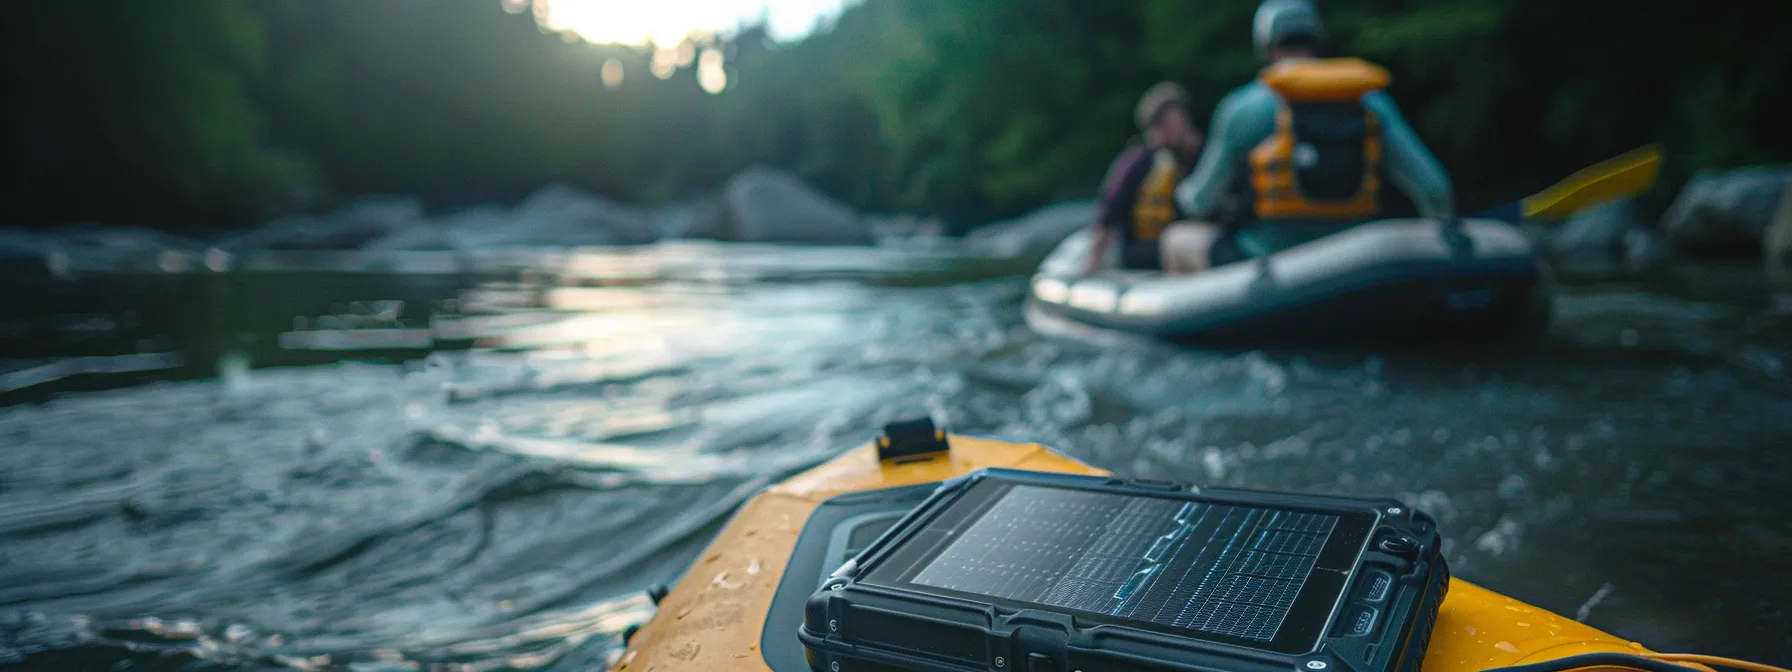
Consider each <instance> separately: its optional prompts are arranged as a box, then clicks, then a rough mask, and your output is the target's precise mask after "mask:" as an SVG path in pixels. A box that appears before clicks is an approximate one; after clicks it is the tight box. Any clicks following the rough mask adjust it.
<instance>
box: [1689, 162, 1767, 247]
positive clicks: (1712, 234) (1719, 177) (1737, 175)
mask: <svg viewBox="0 0 1792 672" xmlns="http://www.w3.org/2000/svg"><path fill="white" fill-rule="evenodd" d="M1788 180H1792V164H1789V165H1776V166H1751V167H1748V168H1739V169H1736V170H1731V171H1726V172H1721V173H1707V174H1702V175H1700V176H1698V177H1696V178H1693V180H1692V181H1691V182H1689V183H1687V185H1686V188H1685V189H1683V190H1681V192H1680V195H1679V197H1678V198H1676V199H1674V205H1673V206H1672V207H1670V208H1668V211H1667V213H1666V214H1664V215H1663V216H1662V218H1661V231H1662V233H1663V235H1665V236H1666V239H1667V242H1668V243H1669V244H1670V245H1672V246H1673V247H1674V249H1676V250H1680V251H1685V252H1693V253H1718V254H1752V253H1755V252H1758V251H1759V250H1760V249H1761V247H1762V240H1763V237H1764V234H1765V233H1766V232H1767V228H1768V222H1769V220H1771V219H1772V218H1773V213H1774V210H1775V209H1776V208H1777V207H1778V206H1779V202H1780V194H1781V193H1783V192H1784V191H1785V190H1786V185H1787V182H1788Z"/></svg>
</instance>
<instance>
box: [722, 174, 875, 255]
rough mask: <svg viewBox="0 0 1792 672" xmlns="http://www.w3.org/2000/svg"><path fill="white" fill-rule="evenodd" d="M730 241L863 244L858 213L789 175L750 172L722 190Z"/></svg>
mask: <svg viewBox="0 0 1792 672" xmlns="http://www.w3.org/2000/svg"><path fill="white" fill-rule="evenodd" d="M722 201H723V203H724V204H725V205H726V210H727V219H728V226H727V229H728V236H727V238H726V239H728V240H736V241H741V242H751V243H808V244H820V245H864V244H867V243H870V242H871V236H870V235H869V234H868V233H867V232H866V230H865V225H864V223H863V222H862V221H861V220H860V218H859V215H858V213H856V212H853V210H852V209H851V208H848V207H846V205H844V204H842V203H840V202H839V201H835V200H834V199H831V198H828V197H827V196H826V195H825V194H822V193H821V192H819V191H816V190H815V189H814V188H813V187H810V186H809V185H807V184H804V183H803V181H802V180H799V179H797V178H796V176H794V175H791V174H789V173H786V172H783V171H779V170H774V169H771V168H763V167H755V168H749V169H747V170H746V171H743V172H741V173H740V174H739V175H735V176H734V179H732V180H729V181H728V184H727V185H726V186H725V187H723V189H722Z"/></svg>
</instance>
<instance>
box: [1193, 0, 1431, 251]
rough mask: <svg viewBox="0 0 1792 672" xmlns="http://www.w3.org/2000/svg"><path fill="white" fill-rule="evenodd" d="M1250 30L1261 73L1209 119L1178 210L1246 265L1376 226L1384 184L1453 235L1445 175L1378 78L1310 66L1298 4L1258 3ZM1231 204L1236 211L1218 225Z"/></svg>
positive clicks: (1310, 42) (1366, 67) (1351, 65)
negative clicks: (1248, 259)
mask: <svg viewBox="0 0 1792 672" xmlns="http://www.w3.org/2000/svg"><path fill="white" fill-rule="evenodd" d="M1254 24H1255V25H1254V27H1253V28H1254V29H1253V31H1252V32H1253V38H1254V41H1255V43H1256V46H1257V49H1258V52H1259V54H1260V55H1262V56H1263V57H1264V58H1265V59H1266V60H1267V61H1269V63H1270V66H1269V67H1268V68H1266V69H1265V70H1264V74H1263V76H1262V77H1260V78H1259V79H1258V80H1256V81H1253V82H1251V83H1249V84H1246V85H1244V86H1242V87H1239V88H1238V89H1236V90H1234V91H1233V92H1232V93H1230V94H1228V95H1227V96H1226V97H1225V99H1224V100H1222V101H1221V102H1220V104H1219V107H1218V108H1217V109H1216V110H1215V111H1214V115H1213V123H1212V124H1211V125H1210V126H1209V127H1208V129H1209V133H1210V135H1209V140H1208V144H1207V146H1206V147H1205V148H1204V149H1203V151H1202V153H1201V158H1200V159H1199V161H1198V162H1197V163H1196V165H1195V168H1194V170H1193V172H1191V173H1190V175H1189V177H1188V178H1187V179H1185V180H1183V181H1182V183H1180V184H1179V185H1178V186H1177V188H1176V202H1177V205H1178V207H1179V208H1180V209H1181V210H1182V211H1183V212H1184V213H1187V214H1188V215H1189V216H1190V217H1192V218H1195V219H1199V220H1203V221H1206V222H1212V223H1216V226H1217V223H1219V222H1224V223H1225V224H1226V225H1227V226H1225V227H1224V228H1226V229H1228V230H1233V231H1234V233H1233V239H1232V242H1233V243H1234V244H1235V245H1236V247H1237V249H1238V251H1240V252H1242V253H1243V254H1245V255H1248V256H1253V257H1255V256H1263V255H1267V254H1270V253H1273V252H1276V251H1279V250H1283V249H1287V248H1289V247H1292V246H1295V245H1299V244H1301V243H1304V242H1307V241H1310V240H1314V239H1317V238H1320V237H1323V236H1327V235H1331V234H1333V233H1337V232H1339V231H1342V230H1344V229H1347V228H1350V227H1353V226H1356V225H1358V224H1361V223H1363V222H1366V221H1369V220H1373V219H1376V218H1377V217H1379V216H1380V214H1381V213H1380V208H1379V202H1378V196H1379V190H1380V188H1381V184H1382V182H1383V181H1384V180H1385V181H1386V182H1388V183H1391V184H1392V185H1393V186H1394V187H1396V188H1398V189H1400V191H1402V192H1403V193H1405V194H1406V195H1407V197H1408V198H1410V199H1411V200H1412V202H1413V204H1414V205H1415V206H1416V208H1417V210H1418V212H1419V214H1420V216H1423V217H1427V218H1434V219H1437V220H1439V221H1440V222H1443V223H1445V224H1447V225H1452V226H1453V225H1454V224H1455V223H1456V204H1455V196H1454V191H1453V188H1452V186H1451V183H1450V176H1449V174H1448V173H1446V172H1445V171H1444V169H1443V166H1442V165H1441V164H1439V163H1438V161H1437V158H1436V157H1435V156H1433V155H1432V153H1431V151H1430V150H1429V149H1427V148H1426V147H1425V144H1424V142H1422V141H1420V140H1419V137H1418V134H1417V133H1414V132H1413V130H1412V127H1411V126H1410V125H1408V124H1407V122H1406V120H1405V118H1404V117H1403V116H1402V115H1401V114H1400V109H1399V107H1398V106H1396V105H1395V104H1394V101H1393V99H1392V98H1390V97H1388V95H1387V93H1386V92H1384V91H1383V90H1382V87H1385V86H1386V85H1387V82H1388V79H1389V78H1388V75H1387V71H1386V70H1383V69H1381V68H1379V67H1378V66H1374V65H1372V64H1369V63H1366V62H1363V61H1360V60H1356V59H1325V60H1322V59H1319V58H1317V56H1318V44H1319V39H1320V37H1321V34H1322V33H1321V30H1322V27H1321V24H1320V20H1319V14H1318V12H1317V10H1315V9H1314V7H1313V5H1312V4H1311V3H1310V2H1308V0H1266V1H1265V2H1264V3H1263V4H1262V5H1261V6H1259V7H1258V10H1257V15H1256V19H1255V21H1254ZM1235 197H1242V198H1243V200H1244V202H1243V203H1238V204H1237V205H1238V206H1241V207H1233V208H1230V210H1231V211H1232V212H1233V213H1234V214H1233V215H1232V216H1231V217H1227V216H1225V215H1226V211H1227V210H1228V208H1227V207H1226V206H1227V205H1228V199H1230V198H1235ZM1228 219H1230V220H1231V221H1226V220H1228Z"/></svg>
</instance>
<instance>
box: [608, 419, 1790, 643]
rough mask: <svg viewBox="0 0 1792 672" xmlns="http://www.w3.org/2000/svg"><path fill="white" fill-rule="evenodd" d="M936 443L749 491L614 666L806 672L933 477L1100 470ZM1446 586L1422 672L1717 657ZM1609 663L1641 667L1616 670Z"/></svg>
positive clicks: (833, 463) (1020, 447)
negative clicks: (821, 613) (832, 613)
mask: <svg viewBox="0 0 1792 672" xmlns="http://www.w3.org/2000/svg"><path fill="white" fill-rule="evenodd" d="M941 436H946V435H943V434H942V435H941ZM946 438H947V444H948V445H949V448H948V450H946V451H945V452H936V453H932V454H929V455H922V456H910V457H906V458H892V459H880V451H879V446H878V445H876V444H873V445H866V446H862V447H860V448H858V449H855V450H852V451H849V452H847V453H845V454H842V455H841V456H839V457H837V458H835V459H833V460H830V461H828V462H826V463H824V464H822V465H820V466H817V467H815V468H813V469H810V470H808V471H806V472H803V473H801V474H799V475H797V476H795V477H792V478H790V479H789V480H786V481H784V482H783V483H780V484H778V485H775V486H773V487H771V488H769V489H767V490H766V491H764V492H762V493H760V494H759V495H757V496H755V497H754V498H753V499H751V500H750V501H748V502H747V503H746V504H745V505H744V506H743V507H742V508H741V509H740V511H739V512H738V513H736V514H735V516H734V518H733V520H731V521H730V522H729V523H728V524H727V526H726V527H724V528H723V529H722V531H721V532H720V533H719V535H718V536H717V537H716V538H715V540H714V541H713V542H711V544H710V546H709V547H708V549H706V550H705V551H704V552H703V554H702V555H701V556H699V558H698V559H697V560H696V562H695V564H694V565H693V566H692V567H691V568H690V569H689V570H688V571H687V573H686V574H685V576H684V577H683V579H682V580H680V581H679V582H678V583H677V585H676V586H675V587H673V588H672V589H671V591H670V592H669V593H666V594H664V595H656V598H657V601H658V605H659V606H658V612H657V614H656V615H655V616H654V618H653V619H652V620H651V621H650V622H648V623H647V624H646V625H644V626H643V627H641V628H640V629H639V630H637V631H634V632H633V633H632V634H631V635H629V636H628V638H627V648H626V649H625V651H624V652H623V653H622V654H621V656H620V657H619V658H618V659H617V661H616V662H615V664H614V667H613V669H614V670H616V672H648V671H650V670H651V671H661V672H663V671H666V670H714V671H718V672H729V671H745V670H761V671H763V670H773V671H775V672H806V671H807V670H809V669H810V668H809V663H808V659H807V657H806V655H805V650H804V648H803V646H802V644H801V643H800V642H799V641H798V639H797V631H798V628H799V627H800V626H801V622H802V619H803V603H804V600H805V599H806V598H807V597H808V596H809V595H810V594H811V593H812V592H814V591H815V590H817V589H818V587H819V586H820V585H821V584H822V582H823V580H824V578H825V577H826V576H827V575H828V574H829V573H830V572H832V571H833V570H834V569H835V568H837V567H839V566H840V565H841V564H842V563H843V562H845V561H846V560H847V559H849V558H852V557H854V556H855V555H856V553H857V552H858V550H859V549H861V548H863V547H865V546H866V545H868V544H870V543H871V541H872V540H873V539H875V538H876V537H877V536H878V535H879V534H881V533H882V532H883V531H884V530H885V529H888V528H889V527H890V526H891V525H892V524H893V523H894V522H895V521H896V520H897V519H898V518H899V517H900V516H902V514H904V513H906V512H907V511H908V510H909V509H910V508H912V507H914V506H915V505H916V504H917V503H919V502H920V501H921V500H922V499H923V498H925V497H926V496H927V495H928V494H929V493H931V492H932V491H933V489H934V486H935V484H937V483H938V482H939V481H941V480H944V479H948V478H953V477H957V476H962V475H965V474H968V473H970V472H972V471H976V470H978V469H981V468H985V467H1006V468H1012V469H1025V470H1033V471H1046V472H1061V473H1070V474H1105V473H1106V472H1103V471H1101V470H1099V469H1096V468H1094V467H1091V466H1089V465H1086V464H1083V463H1081V462H1078V461H1076V460H1073V459H1070V458H1067V457H1065V456H1063V455H1060V454H1058V453H1056V452H1053V451H1052V450H1051V449H1049V448H1046V447H1044V446H1041V445H1038V444H1029V443H1013V442H1008V441H1001V440H993V439H984V438H973V437H968V436H958V435H950V436H947V437H946ZM1450 581H1451V583H1450V587H1449V590H1448V593H1447V597H1446V598H1445V599H1444V601H1443V605H1442V607H1441V609H1440V611H1439V612H1438V616H1437V619H1436V622H1435V626H1434V629H1433V631H1432V632H1433V634H1432V636H1431V639H1430V643H1429V647H1428V648H1427V649H1426V655H1425V657H1424V659H1423V663H1422V667H1421V669H1422V670H1423V672H1477V671H1480V670H1489V669H1493V668H1501V667H1507V666H1514V665H1529V664H1536V663H1543V662H1546V661H1558V663H1557V664H1555V665H1554V667H1559V668H1562V669H1564V670H1565V669H1568V668H1590V669H1644V670H1650V671H1651V672H1663V670H1664V669H1665V670H1666V671H1667V672H1691V670H1700V669H1708V668H1704V667H1700V666H1698V665H1696V664H1693V665H1684V663H1697V662H1700V661H1702V660H1714V659H1705V658H1703V657H1699V656H1663V655H1661V654H1652V653H1650V652H1649V651H1648V650H1647V649H1645V648H1644V647H1643V646H1642V645H1640V644H1636V643H1633V642H1629V641H1626V640H1623V639H1620V638H1618V637H1614V636H1612V635H1609V634H1606V633H1604V632H1601V631H1599V630H1597V629H1595V628H1592V627H1590V626H1587V625H1584V624H1582V623H1579V622H1576V621H1574V620H1572V619H1568V618H1564V617H1561V616H1558V615H1556V614H1553V613H1550V612H1548V611H1544V610H1542V609H1539V608H1537V607H1533V606H1531V605H1528V604H1525V603H1523V602H1519V601H1517V600H1514V599H1511V598H1508V597H1505V596H1503V595H1500V594H1498V593H1494V592H1492V591H1489V590H1487V589H1484V588H1481V587H1479V586H1476V585H1474V584H1471V583H1468V582H1466V581H1462V580H1460V579H1451V580H1450ZM1612 654H1620V655H1618V656H1613V655H1612ZM1570 656H1574V657H1575V658H1573V659H1567V658H1568V657H1570ZM1589 656H1591V657H1589ZM1644 656H1648V657H1644ZM1614 658H1616V659H1621V660H1636V661H1642V664H1637V663H1623V662H1620V663H1617V664H1613V663H1612V662H1611V661H1612V660H1614ZM1565 659H1567V660H1565ZM1601 660H1603V661H1606V662H1604V663H1600V662H1598V661H1601ZM1666 660H1673V661H1678V662H1681V663H1683V665H1673V664H1667V663H1665V662H1663V661H1666ZM1554 667H1552V666H1551V665H1542V666H1540V667H1538V668H1535V669H1538V670H1543V671H1550V670H1553V669H1554ZM1744 669H1752V670H1772V669H1773V668H1768V667H1766V666H1758V665H1749V666H1747V667H1745V668H1744ZM1291 672H1292V671H1291ZM1555 672H1559V671H1555ZM1779 672H1784V671H1783V670H1782V671H1779Z"/></svg>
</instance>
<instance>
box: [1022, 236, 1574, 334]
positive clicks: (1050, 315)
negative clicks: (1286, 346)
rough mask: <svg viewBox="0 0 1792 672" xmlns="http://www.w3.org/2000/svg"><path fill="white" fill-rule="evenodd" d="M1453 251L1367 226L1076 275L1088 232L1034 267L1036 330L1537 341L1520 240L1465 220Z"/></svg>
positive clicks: (1537, 287) (1527, 259) (1535, 274)
mask: <svg viewBox="0 0 1792 672" xmlns="http://www.w3.org/2000/svg"><path fill="white" fill-rule="evenodd" d="M1460 231H1461V232H1462V234H1463V238H1462V239H1461V240H1466V241H1467V242H1468V243H1469V244H1468V245H1467V246H1461V245H1456V246H1453V245H1451V244H1449V243H1448V242H1446V240H1447V239H1446V237H1445V236H1443V235H1441V234H1440V230H1439V227H1438V225H1437V224H1436V223H1434V222H1432V221H1430V220H1417V219H1404V220H1401V219H1391V220H1382V221H1377V222H1370V223H1368V224H1364V225H1362V226H1358V227H1355V228H1352V229H1349V230H1347V231H1344V232H1342V233H1338V234H1335V235H1332V236H1328V237H1325V238H1321V239H1318V240H1314V241H1311V242H1308V243H1305V244H1302V245H1298V246H1295V247H1292V248H1289V249H1287V250H1283V251H1281V252H1278V253H1276V254H1273V255H1270V256H1268V257H1264V258H1260V259H1248V260H1245V261H1240V262H1235V263H1231V264H1227V265H1223V266H1219V267H1216V268H1213V269H1210V270H1208V271H1207V272H1204V273H1200V274H1197V275H1192V276H1166V275H1164V274H1162V273H1156V272H1144V271H1123V270H1113V271H1108V272H1105V273H1101V274H1097V275H1093V276H1088V277H1081V276H1080V272H1081V270H1082V268H1083V265H1084V263H1085V262H1086V260H1087V258H1088V254H1089V245H1090V242H1091V238H1090V235H1089V234H1088V232H1081V233H1078V234H1076V235H1073V236H1071V237H1070V238H1068V239H1066V240H1065V241H1064V242H1063V243H1061V244H1059V245H1058V247H1057V249H1056V250H1054V251H1053V252H1052V254H1051V255H1050V256H1049V257H1047V258H1046V260H1045V261H1044V262H1043V263H1042V264H1040V267H1039V271H1038V273H1037V274H1036V275H1035V276H1034V277H1033V280H1032V285H1031V288H1030V291H1029V297H1028V305H1027V317H1028V320H1029V322H1031V323H1033V325H1034V327H1035V328H1041V329H1043V330H1048V331H1049V330H1062V329H1063V328H1065V327H1071V328H1075V327H1079V326H1082V327H1095V328H1098V329H1103V330H1109V331H1119V332H1128V333H1134V334H1140V335H1145V336H1151V337H1155V338H1164V339H1169V340H1179V341H1201V342H1241V343H1262V342H1265V341H1350V340H1374V341H1386V340H1432V339H1438V338H1470V339H1473V338H1499V337H1505V336H1509V335H1512V334H1514V333H1538V332H1540V331H1541V330H1542V326H1543V324H1544V323H1545V322H1547V316H1548V311H1549V301H1548V296H1549V293H1548V290H1547V287H1546V286H1545V285H1544V283H1543V281H1542V273H1541V270H1540V267H1539V265H1538V263H1537V260H1536V258H1535V256H1534V255H1533V253H1532V249H1531V244H1530V241H1529V240H1527V239H1526V238H1525V236H1524V234H1523V233H1521V232H1520V231H1519V230H1518V229H1517V227H1514V226H1512V225H1511V224H1508V223H1506V222H1503V221H1499V220H1492V219H1467V220H1464V221H1463V223H1462V226H1461V229H1460Z"/></svg>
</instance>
